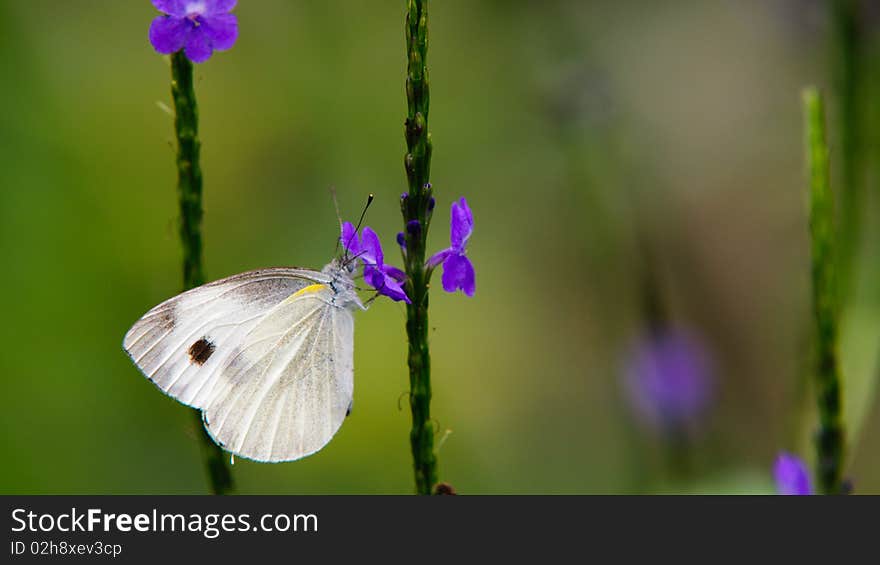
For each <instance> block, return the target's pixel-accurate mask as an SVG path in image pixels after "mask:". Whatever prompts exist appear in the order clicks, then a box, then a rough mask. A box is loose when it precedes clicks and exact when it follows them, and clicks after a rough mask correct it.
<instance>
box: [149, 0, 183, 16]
mask: <svg viewBox="0 0 880 565" xmlns="http://www.w3.org/2000/svg"><path fill="white" fill-rule="evenodd" d="M153 6H155V7H156V9H157V10H159V11H160V12H164V13H166V14H169V15H171V16H178V17H183V16H185V15H186V10H185V9H184V2H183V1H182V0H153Z"/></svg>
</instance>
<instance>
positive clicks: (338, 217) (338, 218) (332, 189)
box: [330, 186, 342, 257]
mask: <svg viewBox="0 0 880 565" xmlns="http://www.w3.org/2000/svg"><path fill="white" fill-rule="evenodd" d="M330 198H332V199H333V207H334V208H335V209H336V221H337V222H338V223H339V231H340V233H341V232H342V214H340V213H339V199H338V198H336V187H335V186H331V187H330ZM340 239H341V238H339V237H337V238H336V249H334V250H333V256H334V257H335V256H336V254H337V253H339V240H340Z"/></svg>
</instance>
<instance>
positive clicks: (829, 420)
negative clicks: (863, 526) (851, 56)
mask: <svg viewBox="0 0 880 565" xmlns="http://www.w3.org/2000/svg"><path fill="white" fill-rule="evenodd" d="M803 104H804V123H805V128H806V158H807V172H808V176H809V181H810V238H811V252H812V281H813V284H812V286H813V315H814V317H815V322H816V334H815V335H816V351H815V354H816V367H815V384H816V394H817V403H818V409H819V429H818V431H817V434H816V438H815V441H816V455H817V457H816V477H817V479H818V483H819V487H820V489H821V490H822V492H823V493H825V494H835V493H839V492H841V474H842V468H843V461H844V454H845V434H844V422H843V411H842V407H841V399H842V394H841V377H840V368H839V362H838V353H837V351H838V344H837V342H838V295H837V281H836V276H837V273H836V271H835V267H836V265H835V251H836V250H835V239H836V233H835V229H834V226H835V224H834V195H833V194H832V192H831V187H830V175H829V166H828V145H827V142H826V139H827V138H826V134H825V111H824V108H823V104H822V98H821V95H820V94H819V92H818V91H817V90H816V89H815V88H808V89H806V90H805V91H804V93H803Z"/></svg>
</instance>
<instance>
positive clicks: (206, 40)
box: [150, 0, 238, 63]
mask: <svg viewBox="0 0 880 565" xmlns="http://www.w3.org/2000/svg"><path fill="white" fill-rule="evenodd" d="M236 1H237V0H153V6H155V7H156V9H157V10H159V11H160V12H162V13H164V14H165V15H164V16H158V17H156V19H154V20H153V23H152V24H151V25H150V43H152V44H153V47H154V48H155V49H156V51H158V52H159V53H162V54H163V55H170V54H171V53H176V52H177V51H180V50H181V49H183V50H184V53H185V54H186V56H187V58H188V59H189V60H190V61H192V62H193V63H204V62H205V61H207V60H208V59H210V58H211V55H212V54H213V52H214V50H215V49H216V50H217V51H225V50H226V49H229V48H230V47H232V46H233V45H234V44H235V40H236V39H237V38H238V20H237V19H236V17H235V15H234V14H230V13H229V12H230V11H231V10H232V9H233V8H234V7H235V4H236Z"/></svg>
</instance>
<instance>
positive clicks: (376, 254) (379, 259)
mask: <svg viewBox="0 0 880 565" xmlns="http://www.w3.org/2000/svg"><path fill="white" fill-rule="evenodd" d="M361 251H362V252H363V254H362V255H361V259H363V261H364V264H370V265H382V264H383V263H384V262H385V256H384V255H383V254H382V244H381V243H380V242H379V236H378V235H376V232H374V231H373V230H372V229H371V228H370V227H369V226H364V230H363V232H361Z"/></svg>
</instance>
